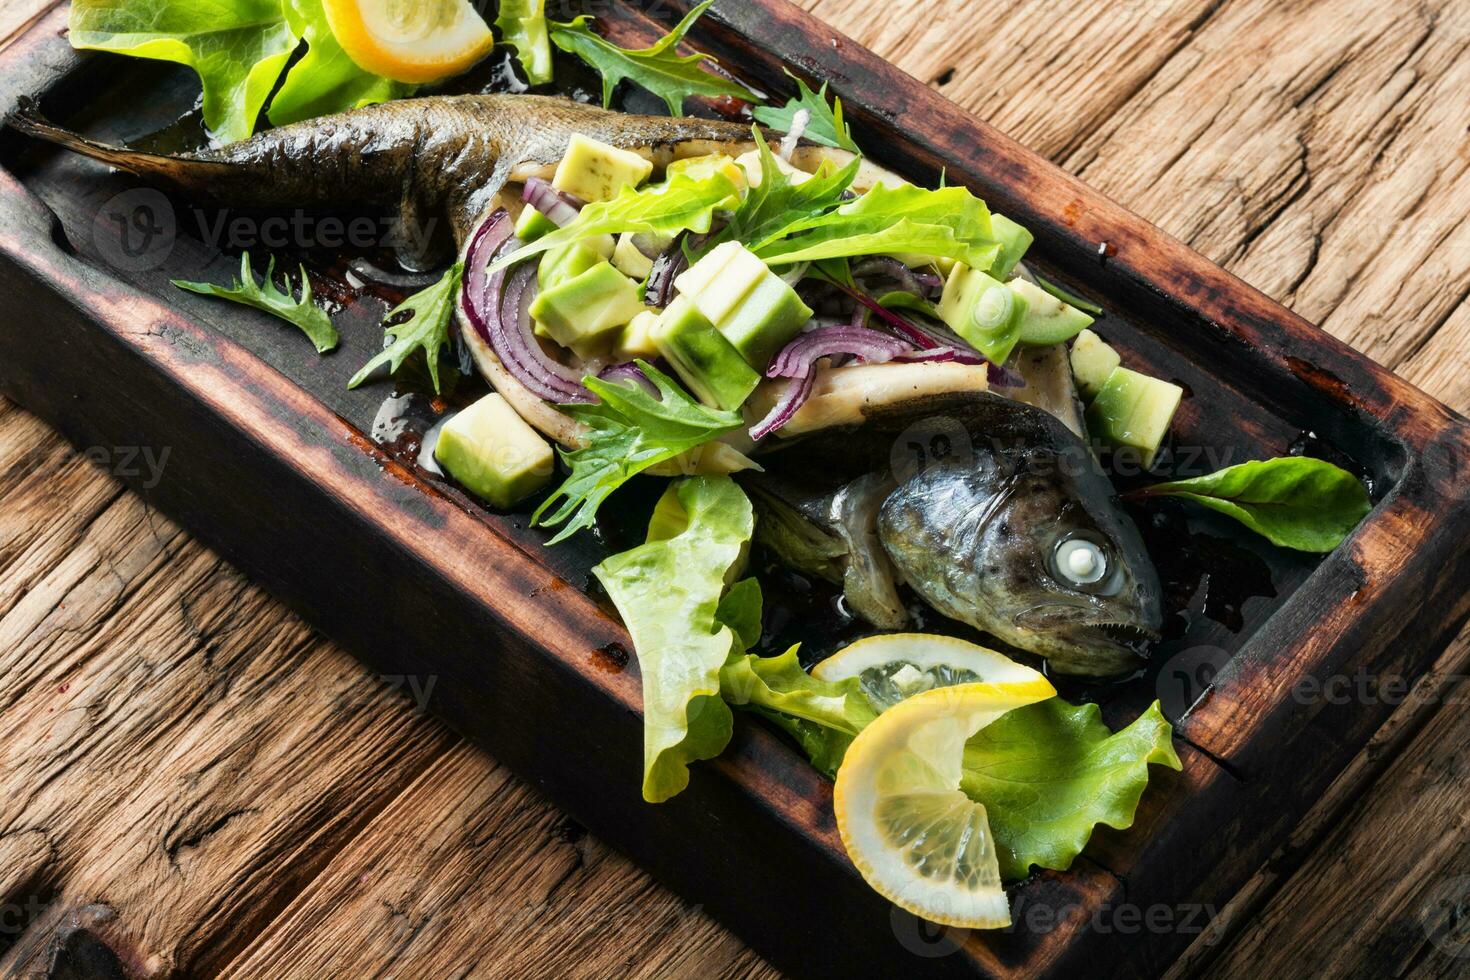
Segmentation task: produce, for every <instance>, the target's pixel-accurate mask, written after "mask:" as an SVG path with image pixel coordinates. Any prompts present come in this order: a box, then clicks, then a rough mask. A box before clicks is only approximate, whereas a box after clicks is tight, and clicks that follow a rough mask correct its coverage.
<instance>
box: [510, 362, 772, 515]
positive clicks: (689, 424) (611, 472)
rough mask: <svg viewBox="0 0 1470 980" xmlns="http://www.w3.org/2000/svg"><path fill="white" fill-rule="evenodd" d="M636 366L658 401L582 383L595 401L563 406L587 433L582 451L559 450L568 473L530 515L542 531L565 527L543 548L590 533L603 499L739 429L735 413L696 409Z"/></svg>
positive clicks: (640, 392) (632, 388)
mask: <svg viewBox="0 0 1470 980" xmlns="http://www.w3.org/2000/svg"><path fill="white" fill-rule="evenodd" d="M636 363H637V365H638V367H639V368H640V369H641V370H642V371H643V373H644V374H645V375H647V377H648V379H649V380H650V381H652V382H653V383H654V386H655V387H657V388H658V391H659V395H658V397H655V396H654V395H651V394H649V393H648V392H647V391H645V390H644V389H643V388H641V387H639V386H638V385H633V384H618V383H615V382H610V381H604V380H602V379H600V378H594V377H588V378H587V379H586V380H585V381H584V382H583V383H584V384H586V385H587V387H588V388H589V389H591V390H592V393H593V394H595V395H597V397H598V398H600V399H601V401H598V402H595V403H593V404H590V405H588V404H579V405H565V406H563V407H562V410H563V411H565V412H566V413H567V414H568V415H570V416H571V417H572V418H574V419H576V420H577V421H578V422H581V423H582V424H583V425H585V426H586V427H587V428H588V430H589V432H588V437H587V445H586V446H584V447H583V448H581V449H573V450H560V452H561V458H562V460H563V461H564V462H565V463H566V464H567V466H569V467H570V468H571V471H572V472H571V474H570V475H569V476H568V477H567V478H566V481H565V482H563V483H562V485H561V486H560V487H558V488H557V489H556V491H555V492H554V493H552V494H551V496H549V497H547V498H546V501H545V502H544V503H542V505H541V506H540V507H538V508H537V509H536V512H535V513H534V514H532V515H531V520H532V521H533V522H534V523H536V524H539V525H541V526H543V527H544V526H551V525H556V524H560V523H562V522H563V521H566V522H567V524H566V526H565V527H563V528H562V529H561V531H560V532H558V533H557V535H556V536H555V537H553V538H552V539H551V541H550V542H548V543H549V544H555V543H556V542H558V541H563V540H565V539H566V538H568V537H570V536H571V535H573V534H575V533H576V532H578V531H580V530H582V529H583V528H587V527H591V526H592V524H593V521H594V520H595V519H596V517H597V509H598V508H599V507H601V506H602V502H603V501H604V500H606V499H607V498H608V495H609V494H611V493H612V492H613V491H614V490H616V489H617V488H618V487H620V486H622V485H623V484H624V483H626V482H628V481H629V480H630V479H632V478H633V477H634V476H637V475H638V474H639V473H642V472H643V471H644V470H646V469H648V468H649V467H650V466H655V465H657V464H659V463H662V462H663V461H664V460H666V459H673V458H674V457H675V456H678V455H679V454H680V453H683V452H686V451H687V450H690V449H693V448H694V447H695V446H698V445H701V444H703V443H706V442H709V441H710V440H711V439H716V438H719V437H720V436H722V435H724V434H725V433H727V432H733V431H734V430H735V429H738V428H740V426H741V425H743V424H744V423H743V420H742V419H741V417H740V413H739V412H722V411H719V410H718V409H713V408H708V407H706V406H704V405H701V404H700V403H699V402H697V401H695V400H694V399H692V398H690V397H689V396H688V395H687V394H685V393H684V390H683V389H682V388H680V387H679V385H678V384H676V383H675V382H674V381H673V379H671V378H670V377H669V376H668V375H666V374H664V373H663V372H662V371H659V370H658V369H657V368H655V367H653V365H651V364H649V363H647V362H646V361H638V362H636ZM552 507H555V508H556V509H555V510H554V511H553V512H552V513H551V514H550V516H547V513H546V512H547V511H548V510H551V508H552Z"/></svg>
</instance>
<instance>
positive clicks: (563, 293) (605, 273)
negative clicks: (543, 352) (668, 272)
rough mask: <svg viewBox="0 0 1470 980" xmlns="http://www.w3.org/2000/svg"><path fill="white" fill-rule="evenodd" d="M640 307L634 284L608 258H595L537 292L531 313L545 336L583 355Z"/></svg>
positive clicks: (599, 347)
mask: <svg viewBox="0 0 1470 980" xmlns="http://www.w3.org/2000/svg"><path fill="white" fill-rule="evenodd" d="M643 309H644V306H643V301H642V300H641V299H639V298H638V284H637V283H635V282H634V281H633V280H631V279H629V278H628V277H627V276H625V275H623V274H622V273H621V272H619V271H618V270H617V269H614V268H613V267H612V265H611V264H610V263H608V262H598V263H597V264H596V265H594V266H593V267H592V268H590V269H588V270H587V271H585V272H583V273H581V274H579V275H577V276H574V277H573V278H571V279H568V280H566V281H564V282H562V283H559V284H558V285H556V286H553V287H552V288H551V289H548V290H547V291H546V292H544V293H542V294H541V295H539V296H537V297H536V299H535V300H534V301H533V302H532V303H531V316H533V317H535V318H536V321H537V323H538V325H539V327H540V328H541V329H544V330H545V334H546V336H548V337H550V338H551V339H552V340H554V341H556V342H557V343H558V344H561V345H562V346H563V347H570V348H572V350H574V351H577V353H579V354H581V355H582V356H583V357H586V356H589V355H591V354H594V353H598V352H600V351H601V350H602V349H604V348H605V347H607V346H609V345H610V344H611V343H612V340H613V339H614V336H615V335H614V334H613V333H612V332H613V331H615V330H616V329H617V328H618V327H621V326H622V325H623V324H625V323H627V322H628V321H629V320H631V319H633V317H635V316H637V315H638V314H639V313H641V312H642V311H643Z"/></svg>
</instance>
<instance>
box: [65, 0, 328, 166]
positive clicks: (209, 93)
mask: <svg viewBox="0 0 1470 980" xmlns="http://www.w3.org/2000/svg"><path fill="white" fill-rule="evenodd" d="M69 37H70V40H71V45H72V47H74V48H86V49H93V50H99V51H114V52H117V53H119V54H127V55H132V56H133V57H136V58H151V59H154V60H157V61H172V62H176V63H178V64H181V65H187V66H189V67H190V68H193V69H194V70H195V71H196V72H198V73H199V79H200V81H201V82H202V83H203V85H204V125H205V126H207V127H208V128H209V131H210V133H212V134H213V135H214V136H215V138H217V139H220V140H223V141H225V142H229V141H232V140H239V139H244V138H245V137H247V136H249V135H250V134H251V133H252V132H254V131H255V121H256V119H257V118H258V117H259V116H260V110H261V108H262V107H263V106H264V105H265V100H266V99H267V97H269V96H270V93H271V89H272V88H274V87H275V84H276V80H277V79H279V78H280V77H281V71H282V70H283V69H284V68H285V67H286V61H287V59H289V58H290V56H291V52H292V51H294V50H295V48H296V45H297V43H298V41H299V40H300V39H299V37H298V36H297V34H296V32H295V31H293V30H292V29H291V26H290V24H289V23H287V17H286V13H285V11H284V10H283V9H282V6H281V0H154V2H128V0H73V3H72V5H71V21H70V31H69Z"/></svg>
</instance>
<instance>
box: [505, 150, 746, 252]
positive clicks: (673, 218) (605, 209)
mask: <svg viewBox="0 0 1470 980" xmlns="http://www.w3.org/2000/svg"><path fill="white" fill-rule="evenodd" d="M738 193H739V191H738V189H737V188H736V187H735V184H734V183H733V182H731V180H730V178H729V177H727V176H725V175H724V174H723V173H720V172H718V171H716V172H713V173H710V174H706V175H704V176H700V177H691V176H690V175H689V174H687V173H676V174H675V175H674V176H673V177H672V178H670V179H669V180H665V181H662V182H660V183H657V184H650V185H649V186H647V187H644V188H643V189H641V190H637V189H634V188H632V187H629V186H627V185H624V186H623V188H622V189H621V190H620V191H618V196H617V197H615V198H613V199H612V200H611V201H593V202H592V203H590V204H588V205H586V206H585V207H583V208H582V210H581V213H579V214H578V215H577V217H576V218H575V219H574V220H573V221H572V222H571V223H569V224H567V225H565V226H563V227H561V228H558V229H557V230H556V231H553V232H548V233H547V234H545V235H542V236H541V237H540V238H538V239H536V240H535V241H534V242H531V243H530V244H528V245H523V246H521V247H520V248H518V249H516V250H515V251H514V252H512V253H510V254H509V255H507V256H505V257H503V258H501V259H499V260H497V261H496V262H495V264H494V265H492V266H490V268H489V270H487V271H491V272H493V271H494V270H496V269H502V268H505V267H506V266H509V265H514V264H515V263H517V262H520V261H521V260H523V259H527V258H530V257H532V256H534V255H539V254H540V253H542V252H546V251H548V250H550V249H553V248H559V247H560V246H562V245H567V244H570V243H572V242H578V241H582V240H583V239H585V238H593V237H595V236H597V235H604V234H618V233H621V232H633V233H640V232H644V233H648V234H654V235H675V234H677V233H679V232H681V231H694V232H701V233H702V232H706V231H709V228H710V222H711V221H712V220H713V218H714V213H715V211H716V210H717V209H718V208H719V207H720V206H721V205H722V204H724V203H725V202H726V201H728V200H729V199H730V197H731V196H732V195H736V194H738Z"/></svg>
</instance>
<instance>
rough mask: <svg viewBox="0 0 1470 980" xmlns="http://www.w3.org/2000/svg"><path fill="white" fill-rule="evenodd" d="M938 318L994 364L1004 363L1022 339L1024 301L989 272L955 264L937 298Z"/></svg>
mask: <svg viewBox="0 0 1470 980" xmlns="http://www.w3.org/2000/svg"><path fill="white" fill-rule="evenodd" d="M938 311H939V318H940V319H941V320H943V321H944V322H945V323H946V324H948V325H949V328H950V329H951V330H953V331H954V332H955V333H957V334H959V335H960V336H961V337H963V338H964V339H965V340H966V341H967V342H968V343H969V344H971V345H972V346H973V347H974V348H975V349H976V350H978V351H979V352H980V353H981V354H984V355H985V358H986V360H988V361H990V362H991V363H993V364H1004V363H1005V362H1006V361H1007V359H1009V358H1010V356H1011V351H1013V350H1015V347H1016V344H1017V343H1019V342H1020V339H1021V321H1022V319H1023V318H1024V317H1025V316H1026V300H1025V298H1024V297H1023V296H1021V295H1020V294H1019V293H1017V292H1016V291H1014V290H1012V289H1010V288H1008V284H1007V283H1003V282H1001V281H1000V280H999V279H996V278H994V277H993V276H991V275H989V274H988V273H985V272H982V271H980V270H979V269H972V268H970V267H969V266H967V265H965V264H964V263H962V262H960V263H956V264H955V267H954V271H953V272H951V273H950V274H949V278H948V279H946V280H945V282H944V292H943V293H942V294H940V297H939V305H938Z"/></svg>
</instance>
